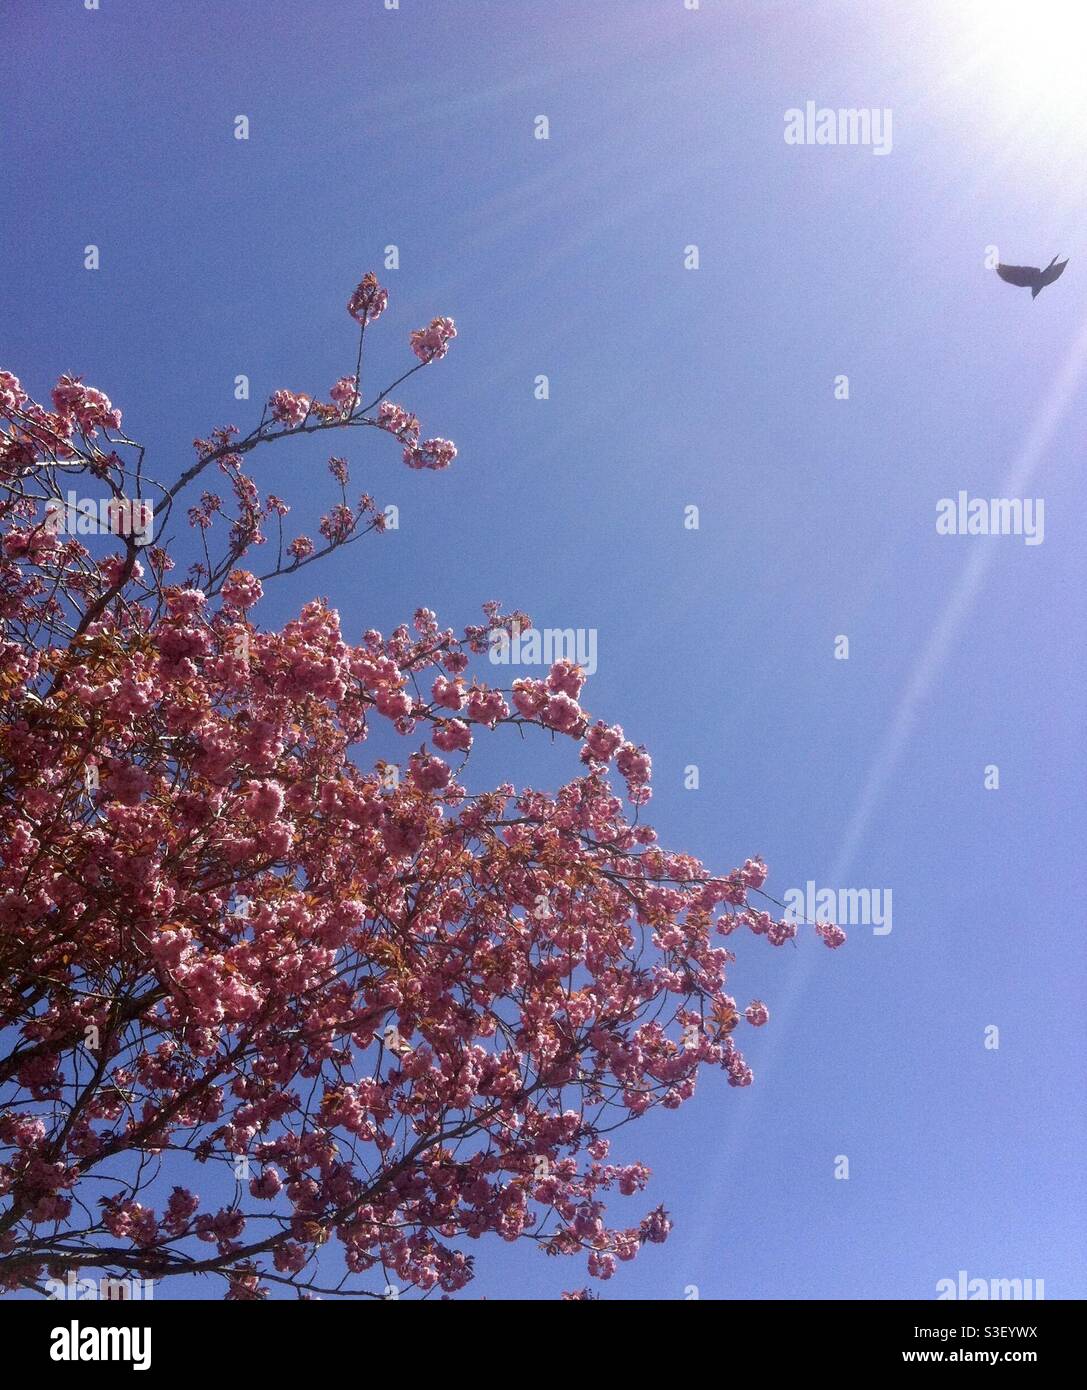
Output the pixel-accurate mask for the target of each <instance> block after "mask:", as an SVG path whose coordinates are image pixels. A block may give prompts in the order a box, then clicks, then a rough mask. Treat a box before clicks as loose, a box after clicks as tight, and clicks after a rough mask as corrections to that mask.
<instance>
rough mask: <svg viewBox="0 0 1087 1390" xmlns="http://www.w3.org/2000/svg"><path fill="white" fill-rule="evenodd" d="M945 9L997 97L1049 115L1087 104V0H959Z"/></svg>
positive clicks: (1070, 114)
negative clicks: (959, 27)
mask: <svg viewBox="0 0 1087 1390" xmlns="http://www.w3.org/2000/svg"><path fill="white" fill-rule="evenodd" d="M945 13H951V14H954V15H956V16H957V17H958V18H959V21H960V23H961V24H962V27H963V31H964V38H965V41H966V44H967V46H968V49H969V53H970V59H971V68H972V70H973V76H974V78H975V79H976V80H977V81H978V82H979V83H982V84H984V85H985V86H986V87H988V88H989V89H990V91H991V94H992V95H993V96H995V97H996V98H997V99H998V100H1003V101H1007V102H1008V103H1009V105H1013V106H1015V107H1017V108H1022V109H1024V110H1025V111H1032V112H1033V113H1034V114H1035V115H1043V114H1044V115H1046V116H1048V117H1050V118H1059V117H1060V116H1061V114H1064V115H1065V116H1067V117H1068V118H1072V117H1074V116H1076V115H1077V114H1079V113H1081V112H1082V111H1083V110H1084V107H1085V106H1087V0H965V3H963V0H959V3H958V4H956V5H955V6H953V7H948V10H947V11H945Z"/></svg>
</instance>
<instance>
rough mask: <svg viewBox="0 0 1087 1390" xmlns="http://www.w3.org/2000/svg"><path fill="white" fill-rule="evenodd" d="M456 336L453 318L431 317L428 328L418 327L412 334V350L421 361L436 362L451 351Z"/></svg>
mask: <svg viewBox="0 0 1087 1390" xmlns="http://www.w3.org/2000/svg"><path fill="white" fill-rule="evenodd" d="M456 336H457V330H456V326H455V325H454V323H453V320H452V319H449V318H437V319H431V321H430V323H429V324H428V325H427V326H426V328H417V329H416V330H415V332H414V333H413V334H412V335H411V350H412V352H414V353H415V355H416V357H418V359H419V361H420V362H436V361H438V360H439V358H442V357H444V356H445V354H446V353H447V352H448V351H449V344H450V342H451V340H452V339H453V338H455V337H456Z"/></svg>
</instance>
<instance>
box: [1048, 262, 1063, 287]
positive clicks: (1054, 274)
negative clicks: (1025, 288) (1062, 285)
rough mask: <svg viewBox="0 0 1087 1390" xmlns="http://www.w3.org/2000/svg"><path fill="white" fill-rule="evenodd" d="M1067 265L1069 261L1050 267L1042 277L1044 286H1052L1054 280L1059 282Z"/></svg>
mask: <svg viewBox="0 0 1087 1390" xmlns="http://www.w3.org/2000/svg"><path fill="white" fill-rule="evenodd" d="M1067 264H1068V262H1067V261H1058V262H1057V264H1056V265H1051V266H1049V267H1048V268H1047V269H1046V271H1045V274H1044V275H1043V276H1042V284H1043V285H1052V283H1053V281H1054V280H1059V279H1060V278H1061V272H1062V271H1063V270H1064V268H1065V266H1066V265H1067Z"/></svg>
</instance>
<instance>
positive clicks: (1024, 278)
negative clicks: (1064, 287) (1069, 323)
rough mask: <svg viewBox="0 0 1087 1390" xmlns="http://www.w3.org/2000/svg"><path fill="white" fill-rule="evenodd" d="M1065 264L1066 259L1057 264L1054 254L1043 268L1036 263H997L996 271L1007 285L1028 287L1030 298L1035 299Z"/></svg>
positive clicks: (1059, 273) (1054, 278)
mask: <svg viewBox="0 0 1087 1390" xmlns="http://www.w3.org/2000/svg"><path fill="white" fill-rule="evenodd" d="M1067 264H1068V262H1067V261H1061V262H1060V263H1059V264H1058V262H1057V257H1056V256H1054V257H1053V259H1052V260H1051V261H1050V262H1049V264H1048V265H1047V266H1046V268H1045V270H1039V269H1038V267H1037V266H1036V265H998V266H997V268H996V273H997V274H998V275H999V276H1000V278H1001V279H1002V280H1007V282H1008V284H1009V285H1020V286H1022V287H1023V288H1024V289H1027V288H1028V287H1029V289H1030V297H1031V299H1037V298H1038V296H1039V295H1040V294H1041V292H1042V291H1043V290H1044V289H1045V287H1046V285H1052V283H1053V281H1054V280H1056V279H1058V278H1059V277H1060V275H1061V272H1062V271H1063V270H1064V268H1065V266H1066V265H1067Z"/></svg>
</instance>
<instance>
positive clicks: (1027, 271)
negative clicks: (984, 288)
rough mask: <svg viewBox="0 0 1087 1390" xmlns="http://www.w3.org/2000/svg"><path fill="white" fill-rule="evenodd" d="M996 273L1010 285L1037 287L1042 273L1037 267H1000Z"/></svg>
mask: <svg viewBox="0 0 1087 1390" xmlns="http://www.w3.org/2000/svg"><path fill="white" fill-rule="evenodd" d="M996 273H997V274H998V275H999V276H1000V278H1001V279H1002V280H1007V282H1008V284H1009V285H1022V286H1024V287H1026V286H1028V285H1036V284H1037V283H1038V280H1039V278H1040V277H1041V274H1042V272H1041V271H1040V270H1039V269H1038V267H1037V266H1036V265H998V266H997V268H996Z"/></svg>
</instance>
